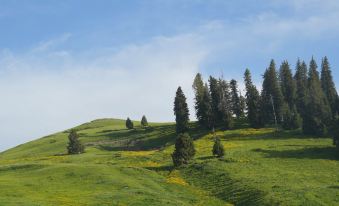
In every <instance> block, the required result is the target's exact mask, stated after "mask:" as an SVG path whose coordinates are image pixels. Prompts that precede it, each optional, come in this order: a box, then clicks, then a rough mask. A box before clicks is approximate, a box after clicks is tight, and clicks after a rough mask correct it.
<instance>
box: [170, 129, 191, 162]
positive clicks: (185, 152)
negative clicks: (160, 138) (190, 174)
mask: <svg viewBox="0 0 339 206" xmlns="http://www.w3.org/2000/svg"><path fill="white" fill-rule="evenodd" d="M194 155H195V149H194V144H193V140H192V138H191V137H190V136H189V134H188V133H182V134H179V135H178V137H177V139H176V141H175V150H174V152H173V154H172V160H173V164H174V166H180V165H183V164H187V163H188V162H189V161H190V160H191V159H192V158H193V157H194Z"/></svg>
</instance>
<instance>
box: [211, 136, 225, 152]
mask: <svg viewBox="0 0 339 206" xmlns="http://www.w3.org/2000/svg"><path fill="white" fill-rule="evenodd" d="M212 153H213V155H214V156H216V157H223V156H224V154H225V150H224V146H223V145H222V144H221V141H220V138H219V137H216V138H215V140H214V145H213V149H212Z"/></svg>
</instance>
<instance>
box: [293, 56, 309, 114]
mask: <svg viewBox="0 0 339 206" xmlns="http://www.w3.org/2000/svg"><path fill="white" fill-rule="evenodd" d="M294 79H295V81H296V106H297V111H298V113H300V115H301V117H302V118H303V119H304V117H305V115H306V111H305V110H306V99H307V93H308V91H307V81H308V80H307V65H306V63H305V62H304V61H303V62H302V63H301V62H300V60H299V59H298V62H297V66H296V73H295V75H294Z"/></svg>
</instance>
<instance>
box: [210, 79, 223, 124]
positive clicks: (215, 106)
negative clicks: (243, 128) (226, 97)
mask: <svg viewBox="0 0 339 206" xmlns="http://www.w3.org/2000/svg"><path fill="white" fill-rule="evenodd" d="M208 81H209V86H210V94H211V108H212V114H213V122H214V124H216V125H220V124H221V123H222V114H221V113H220V112H219V104H220V92H219V91H220V89H219V84H218V80H217V79H216V78H214V77H212V76H210V78H209V80H208Z"/></svg>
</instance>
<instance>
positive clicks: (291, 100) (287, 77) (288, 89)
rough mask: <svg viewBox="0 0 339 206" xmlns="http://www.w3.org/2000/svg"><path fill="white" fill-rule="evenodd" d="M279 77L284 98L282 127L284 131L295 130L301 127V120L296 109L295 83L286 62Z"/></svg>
mask: <svg viewBox="0 0 339 206" xmlns="http://www.w3.org/2000/svg"><path fill="white" fill-rule="evenodd" d="M279 76H280V85H281V86H280V87H281V91H282V94H283V97H284V106H283V114H282V115H283V116H282V118H283V122H282V126H283V128H284V129H297V128H299V127H300V126H301V119H300V115H299V114H298V112H297V109H296V83H295V80H294V79H293V77H292V71H291V69H290V66H289V64H288V62H287V61H284V62H283V63H282V64H281V67H280V75H279Z"/></svg>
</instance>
